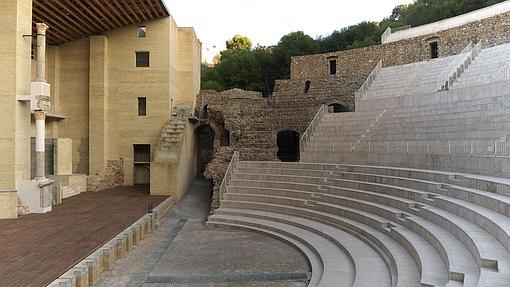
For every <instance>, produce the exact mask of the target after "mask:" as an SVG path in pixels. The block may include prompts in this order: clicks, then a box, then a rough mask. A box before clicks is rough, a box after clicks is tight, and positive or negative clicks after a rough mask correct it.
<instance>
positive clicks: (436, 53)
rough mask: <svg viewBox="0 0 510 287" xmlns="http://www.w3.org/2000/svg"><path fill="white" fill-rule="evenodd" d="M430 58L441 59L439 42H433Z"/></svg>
mask: <svg viewBox="0 0 510 287" xmlns="http://www.w3.org/2000/svg"><path fill="white" fill-rule="evenodd" d="M429 45H430V58H431V59H436V58H438V57H439V46H438V45H437V42H431V43H430V44H429Z"/></svg>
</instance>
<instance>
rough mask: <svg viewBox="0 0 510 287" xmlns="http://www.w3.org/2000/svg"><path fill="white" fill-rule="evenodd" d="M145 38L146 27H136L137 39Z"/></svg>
mask: <svg viewBox="0 0 510 287" xmlns="http://www.w3.org/2000/svg"><path fill="white" fill-rule="evenodd" d="M145 37H147V26H138V38H145Z"/></svg>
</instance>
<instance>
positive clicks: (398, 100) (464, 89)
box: [207, 47, 510, 287]
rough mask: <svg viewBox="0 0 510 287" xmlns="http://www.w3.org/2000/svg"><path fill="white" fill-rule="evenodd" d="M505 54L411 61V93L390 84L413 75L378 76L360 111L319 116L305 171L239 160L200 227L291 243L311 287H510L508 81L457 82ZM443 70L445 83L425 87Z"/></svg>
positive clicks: (304, 154) (309, 134)
mask: <svg viewBox="0 0 510 287" xmlns="http://www.w3.org/2000/svg"><path fill="white" fill-rule="evenodd" d="M504 53H506V48H505V47H498V48H494V49H493V50H482V52H481V53H480V55H479V57H478V58H477V59H475V60H471V62H470V63H469V65H464V66H463V67H462V68H461V69H457V68H455V67H454V66H455V65H452V64H451V62H449V61H453V59H458V58H456V57H452V58H450V59H441V60H437V61H431V62H427V63H418V64H415V65H416V66H415V68H416V67H420V70H421V71H423V74H420V75H419V76H415V75H412V76H409V79H413V81H414V80H418V79H424V80H423V81H422V80H419V81H422V84H420V85H417V86H419V87H420V88H417V89H414V90H413V89H407V88H405V89H403V88H402V87H407V86H408V85H402V83H401V82H399V81H398V79H397V78H393V76H395V75H397V71H398V70H399V69H402V70H401V71H398V74H400V75H406V73H405V72H403V70H405V69H407V68H410V67H411V66H409V67H400V68H398V67H394V68H382V69H381V71H379V73H378V74H377V75H376V76H375V77H374V80H373V81H372V82H371V83H370V85H369V87H368V89H366V91H364V94H363V95H362V96H361V97H357V106H360V107H361V108H360V109H359V110H358V109H357V111H356V112H353V113H339V114H329V113H327V112H326V111H325V109H324V108H323V107H322V108H321V110H319V112H318V113H317V116H316V117H315V118H314V120H313V121H312V123H311V124H310V127H309V128H308V130H307V131H306V132H305V134H304V136H303V137H302V140H301V142H300V144H301V148H302V149H301V162H299V163H281V162H247V161H240V162H237V161H235V160H233V164H231V167H230V168H229V172H227V174H226V176H225V181H224V182H225V184H224V191H223V192H222V197H221V202H220V207H219V208H218V209H216V210H215V212H214V214H213V215H211V216H210V217H209V219H208V222H207V225H208V226H211V227H228V228H241V229H247V230H253V231H255V232H261V233H263V234H267V235H269V236H273V237H277V238H280V239H281V240H283V241H286V242H288V243H289V244H291V245H293V246H295V247H296V248H298V249H300V250H301V251H302V253H303V254H304V255H305V256H306V257H307V258H308V260H309V262H310V266H311V268H312V276H311V278H310V281H309V285H308V286H312V287H314V286H321V287H322V286H367V287H368V286H381V287H383V286H388V287H390V286H391V287H418V286H420V287H424V286H426V287H431V286H437V287H439V286H441V287H454V286H455V287H456V286H464V287H475V286H477V287H482V286H485V287H489V286H490V287H507V286H510V285H509V284H510V283H509V282H510V218H509V216H510V179H509V178H510V142H509V141H508V140H507V137H508V135H509V134H510V113H508V110H509V108H510V81H508V80H506V79H502V80H500V81H493V82H484V83H482V84H480V83H478V82H476V81H473V80H466V81H464V80H463V79H472V78H471V77H475V78H476V77H477V76H480V75H483V74H487V73H491V72H490V71H497V67H494V65H484V64H483V62H484V61H486V60H487V59H488V58H491V59H492V58H494V57H498V58H499V57H500V58H504V57H505V56H504V55H502V54H504ZM440 62H441V64H439V63H440ZM433 66H435V67H433ZM439 66H441V67H442V69H443V71H444V70H446V68H447V67H453V68H452V69H451V71H455V73H456V75H454V77H455V79H454V80H451V79H450V78H449V79H448V80H447V81H448V85H447V86H445V85H440V84H439V83H438V81H437V78H436V80H433V78H434V77H432V76H431V77H430V79H428V78H427V77H424V74H429V73H430V75H432V74H433V73H437V71H441V68H439ZM449 69H450V68H449ZM433 71H434V72H433ZM386 73H388V74H386ZM390 74H392V75H393V76H391V75H390ZM445 74H446V73H445ZM448 74H449V75H451V73H450V72H448ZM395 77H396V76H395ZM449 77H450V76H449ZM392 81H393V84H392ZM445 81H446V80H445ZM443 83H446V82H443ZM392 85H394V86H392ZM428 85H430V86H435V87H436V90H434V89H432V90H431V91H426V92H423V89H422V88H421V87H425V86H428ZM440 87H441V88H442V89H441V88H440ZM386 90H395V91H404V92H397V93H396V95H395V96H391V95H390V94H389V93H385V91H386ZM378 92H380V93H379V94H378ZM374 103H378V104H374ZM381 103H384V104H381ZM383 111H385V112H384V113H383ZM353 147H355V148H353ZM481 174H484V175H481Z"/></svg>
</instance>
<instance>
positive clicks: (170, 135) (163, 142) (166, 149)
mask: <svg viewBox="0 0 510 287" xmlns="http://www.w3.org/2000/svg"><path fill="white" fill-rule="evenodd" d="M185 127H186V123H185V122H184V120H168V121H167V122H166V123H165V125H164V126H163V128H162V129H161V134H160V137H159V142H158V144H157V145H156V149H155V151H154V160H153V161H155V162H168V163H177V162H178V161H179V155H180V154H181V148H182V143H183V139H184V128H185Z"/></svg>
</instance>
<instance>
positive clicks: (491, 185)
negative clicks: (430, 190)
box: [237, 161, 510, 196]
mask: <svg viewBox="0 0 510 287" xmlns="http://www.w3.org/2000/svg"><path fill="white" fill-rule="evenodd" d="M237 167H239V168H241V167H247V168H282V169H307V170H327V171H340V172H341V171H346V172H355V173H366V174H377V175H387V176H395V177H404V178H411V179H417V180H425V181H434V182H438V183H445V184H453V185H458V186H464V187H469V188H475V189H478V190H481V191H485V192H488V193H495V194H499V195H503V196H510V179H507V178H500V177H493V176H483V175H476V174H468V173H461V172H452V171H441V170H428V169H418V168H406V167H395V166H374V165H353V164H337V163H335V164H328V163H304V162H299V163H295V162H294V163H292V162H273V161H256V162H255V161H241V162H239V163H238V164H237Z"/></svg>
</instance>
